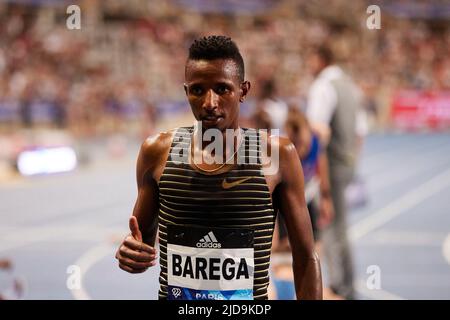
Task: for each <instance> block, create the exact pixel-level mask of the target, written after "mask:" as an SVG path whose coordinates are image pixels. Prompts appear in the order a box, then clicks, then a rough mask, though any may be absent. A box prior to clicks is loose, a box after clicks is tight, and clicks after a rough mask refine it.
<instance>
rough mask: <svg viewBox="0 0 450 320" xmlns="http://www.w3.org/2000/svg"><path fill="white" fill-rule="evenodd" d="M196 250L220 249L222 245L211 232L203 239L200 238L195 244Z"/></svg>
mask: <svg viewBox="0 0 450 320" xmlns="http://www.w3.org/2000/svg"><path fill="white" fill-rule="evenodd" d="M196 246H197V248H214V249H220V248H221V247H222V245H221V244H220V243H219V242H218V241H217V239H216V236H215V235H214V233H213V232H212V231H210V232H208V234H207V235H205V236H204V237H203V238H201V239H200V240H199V241H198V242H197V244H196Z"/></svg>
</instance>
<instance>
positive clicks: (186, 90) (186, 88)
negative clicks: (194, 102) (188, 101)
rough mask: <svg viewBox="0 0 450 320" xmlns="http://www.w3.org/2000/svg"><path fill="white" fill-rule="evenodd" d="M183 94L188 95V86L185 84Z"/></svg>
mask: <svg viewBox="0 0 450 320" xmlns="http://www.w3.org/2000/svg"><path fill="white" fill-rule="evenodd" d="M183 88H184V93H186V95H188V85H187V84H186V83H183Z"/></svg>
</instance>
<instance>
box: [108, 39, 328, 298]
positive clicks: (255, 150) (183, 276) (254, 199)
mask: <svg viewBox="0 0 450 320" xmlns="http://www.w3.org/2000/svg"><path fill="white" fill-rule="evenodd" d="M244 79H245V78H244V62H243V59H242V56H241V54H240V52H239V49H238V48H237V46H236V44H235V43H234V42H233V41H232V40H231V39H230V38H228V37H225V36H209V37H203V38H200V39H197V40H195V41H194V42H193V44H192V45H191V47H190V48H189V56H188V59H187V62H186V66H185V84H184V90H185V93H186V96H187V99H188V101H189V104H190V106H191V109H192V112H193V115H194V117H195V118H196V120H197V123H196V125H194V126H192V127H186V128H177V129H175V130H173V131H169V132H163V133H160V134H157V135H155V136H151V137H149V138H148V139H147V140H146V141H145V142H144V143H143V144H142V147H141V150H140V153H139V156H138V160H137V185H138V197H137V200H136V204H135V207H134V210H133V215H132V217H131V218H130V221H129V226H130V230H131V234H130V235H128V236H127V237H126V238H125V239H124V240H123V242H122V244H121V245H120V247H119V249H118V251H117V253H116V258H117V259H118V261H119V267H120V268H121V269H123V270H125V271H127V272H130V273H141V272H144V271H145V270H147V269H148V268H149V267H151V266H154V265H155V264H156V259H157V255H158V254H157V250H156V248H155V240H156V237H157V236H158V242H159V263H160V266H161V272H160V277H159V283H160V289H159V298H160V299H170V300H172V299H185V300H191V299H192V300H196V299H230V300H232V299H240V300H244V299H258V300H259V299H267V297H268V296H267V287H268V285H269V272H268V271H269V264H270V252H271V246H272V235H273V230H274V225H275V219H276V213H277V212H278V210H279V211H280V212H282V214H283V216H284V220H285V221H286V225H287V232H288V236H289V240H290V243H291V247H292V256H293V263H292V264H293V270H294V279H295V289H296V296H297V299H322V279H321V271H320V263H319V258H318V256H317V254H316V252H315V251H314V239H313V233H312V228H311V221H310V218H309V214H308V210H307V207H306V203H305V198H304V186H303V172H302V167H301V164H300V161H299V158H298V155H297V152H296V149H295V146H294V145H293V144H292V143H291V142H290V141H289V140H288V139H287V138H281V137H275V136H271V135H269V134H267V133H265V132H261V131H258V130H255V129H245V128H240V127H239V106H240V103H241V102H243V101H244V99H245V98H246V96H247V94H248V92H249V90H250V82H248V81H245V80H244ZM230 130H231V132H232V133H233V134H232V135H229V134H228V133H229V132H230ZM217 133H218V135H215V134H217ZM212 136H214V143H215V145H217V144H218V145H222V146H225V147H224V149H225V150H224V152H219V151H220V148H218V147H217V148H214V149H213V148H211V144H212V142H211V141H212V140H213V139H212V138H211V137H212ZM216 143H217V144H216ZM265 150H266V151H267V152H265ZM274 155H277V157H275V156H274ZM274 168H275V169H274Z"/></svg>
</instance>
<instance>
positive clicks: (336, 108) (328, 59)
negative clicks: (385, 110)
mask: <svg viewBox="0 0 450 320" xmlns="http://www.w3.org/2000/svg"><path fill="white" fill-rule="evenodd" d="M308 63H309V67H310V69H311V72H312V73H313V75H314V77H315V80H314V82H313V84H312V85H311V88H310V90H309V94H308V107H307V112H306V113H307V117H308V120H309V121H310V123H311V126H312V128H313V130H314V131H316V132H317V133H318V134H319V136H320V140H321V141H322V144H323V145H324V146H326V150H327V156H328V163H329V176H330V187H331V188H330V190H331V198H332V200H333V206H334V210H335V217H334V220H333V221H332V222H331V224H330V225H329V226H328V227H327V228H326V229H325V230H324V232H323V252H324V257H325V260H326V262H327V265H328V271H329V282H330V283H329V286H330V288H331V290H332V291H333V293H335V294H338V295H340V296H342V297H344V298H346V299H354V288H353V265H352V257H351V252H350V247H349V241H348V237H347V207H346V203H345V189H346V187H347V185H348V184H349V183H350V181H351V179H352V177H353V174H354V171H355V161H356V151H357V144H358V141H357V129H358V128H357V115H358V112H359V108H360V101H359V91H358V89H357V87H356V85H355V84H354V83H353V81H352V80H351V79H350V77H349V76H348V75H346V74H345V73H344V72H343V70H342V69H341V68H340V67H338V66H337V65H335V64H333V63H334V61H333V54H332V52H331V50H330V49H329V48H327V47H325V46H322V47H318V48H315V49H314V50H313V51H312V52H311V54H310V55H309V59H308Z"/></svg>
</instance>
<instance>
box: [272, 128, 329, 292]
mask: <svg viewBox="0 0 450 320" xmlns="http://www.w3.org/2000/svg"><path fill="white" fill-rule="evenodd" d="M278 144H279V146H280V149H279V150H280V153H279V155H280V161H279V164H280V175H281V181H280V185H279V188H280V189H279V192H277V193H276V196H278V197H279V199H278V200H279V203H280V211H281V213H282V214H283V216H284V219H285V223H286V228H287V231H288V236H289V242H290V244H291V248H292V258H293V263H292V267H293V271H294V281H295V291H296V293H297V299H299V300H321V299H322V275H321V270H320V261H319V257H318V255H317V254H316V252H315V249H314V238H313V232H312V227H311V219H310V217H309V213H308V208H307V207H306V202H305V191H304V181H303V170H302V167H301V164H300V160H299V158H298V154H297V151H296V149H295V147H294V145H293V144H292V143H291V142H290V141H289V140H288V139H286V138H281V137H280V138H279V142H278Z"/></svg>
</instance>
